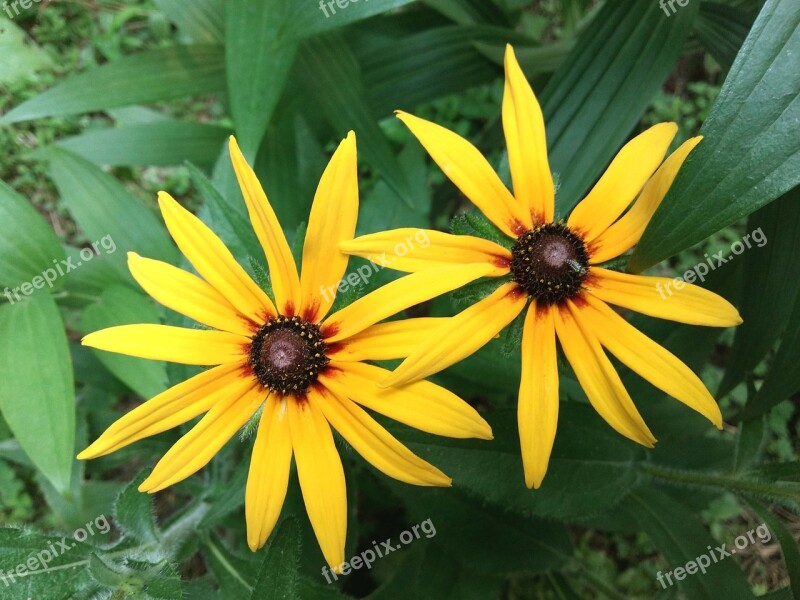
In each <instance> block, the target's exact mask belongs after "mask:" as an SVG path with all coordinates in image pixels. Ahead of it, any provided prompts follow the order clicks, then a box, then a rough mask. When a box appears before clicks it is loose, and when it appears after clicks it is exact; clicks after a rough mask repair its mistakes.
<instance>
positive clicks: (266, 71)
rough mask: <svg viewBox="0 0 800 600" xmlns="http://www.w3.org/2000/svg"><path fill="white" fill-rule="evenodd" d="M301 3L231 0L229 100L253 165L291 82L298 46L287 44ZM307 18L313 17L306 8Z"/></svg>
mask: <svg viewBox="0 0 800 600" xmlns="http://www.w3.org/2000/svg"><path fill="white" fill-rule="evenodd" d="M296 8H297V5H296V4H295V3H290V2H285V0H227V2H226V3H225V63H226V67H227V68H226V74H227V78H228V99H229V101H230V106H231V113H232V115H233V119H234V122H235V123H236V134H237V136H238V138H239V143H240V144H241V147H242V152H243V153H244V155H245V156H246V157H248V158H249V159H250V160H251V161H252V160H253V159H254V158H255V154H256V150H258V147H259V144H260V143H261V138H262V137H264V132H265V131H266V130H267V124H268V123H269V121H270V117H271V116H272V112H273V111H274V110H275V107H276V105H277V104H278V100H279V99H280V97H281V93H282V92H283V88H284V86H285V85H286V81H287V79H288V77H289V71H290V70H291V68H292V63H293V62H294V57H295V54H296V52H297V42H293V41H286V40H285V39H284V38H283V34H285V32H286V30H287V29H289V28H290V27H292V26H295V25H296V24H295V23H293V21H292V16H293V15H292V12H293V11H292V9H296ZM304 9H305V10H304V11H303V12H312V10H311V6H304Z"/></svg>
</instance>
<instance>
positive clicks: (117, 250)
mask: <svg viewBox="0 0 800 600" xmlns="http://www.w3.org/2000/svg"><path fill="white" fill-rule="evenodd" d="M47 158H48V159H49V160H50V173H51V176H52V178H53V181H54V182H55V184H56V187H57V188H58V191H59V193H60V195H61V199H62V200H63V202H64V205H65V206H66V207H67V209H68V210H69V212H70V214H72V216H73V218H74V219H75V220H76V221H77V223H78V225H79V226H80V227H81V229H82V230H83V233H84V234H85V235H86V237H87V238H88V239H89V240H91V241H99V240H102V239H110V240H111V241H113V244H111V243H108V247H109V249H106V253H107V254H108V258H109V260H111V261H112V262H114V264H115V265H117V267H118V268H119V269H120V270H121V271H122V272H127V267H126V259H125V255H126V253H127V252H128V251H134V252H138V253H140V254H142V255H143V256H147V257H148V258H157V259H161V260H165V261H167V262H173V263H174V262H175V260H176V259H177V250H176V249H175V246H174V245H173V244H172V241H171V240H170V238H169V235H168V234H167V230H166V228H165V227H164V225H163V224H162V222H161V220H160V219H159V218H158V217H156V214H155V213H154V212H153V211H152V210H150V209H149V208H147V207H146V206H145V205H144V204H143V203H142V201H141V200H139V199H138V198H137V197H136V196H134V195H133V194H131V193H130V192H129V191H128V190H126V189H125V187H123V186H122V184H120V183H119V181H117V180H116V179H114V177H112V176H111V175H109V174H107V173H105V172H103V171H102V170H101V169H100V168H99V167H97V166H96V165H94V164H92V163H90V162H89V161H88V160H86V159H85V158H81V157H80V156H76V155H74V154H72V153H71V152H67V151H66V150H62V149H60V148H50V149H48V152H47ZM112 246H113V250H111V249H110V248H111V247H112Z"/></svg>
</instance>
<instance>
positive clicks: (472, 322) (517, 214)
mask: <svg viewBox="0 0 800 600" xmlns="http://www.w3.org/2000/svg"><path fill="white" fill-rule="evenodd" d="M505 69H506V81H505V92H504V95H503V109H502V112H503V128H504V131H505V137H506V143H507V146H508V160H509V165H510V170H511V177H512V183H513V188H514V194H513V195H512V193H511V192H510V191H509V190H508V189H507V188H506V186H505V185H504V184H503V183H502V181H501V180H500V178H499V177H498V176H497V174H496V173H495V172H494V171H493V169H492V168H491V166H490V165H489V163H488V162H487V161H486V159H485V158H484V157H483V156H482V155H481V154H480V152H479V151H478V150H477V149H476V148H475V147H474V146H473V145H472V144H470V143H469V142H468V141H466V140H464V139H463V138H461V137H460V136H458V135H457V134H455V133H453V132H451V131H449V130H447V129H445V128H443V127H440V126H438V125H435V124H434V123H430V122H428V121H425V120H423V119H420V118H417V117H414V116H412V115H409V114H405V113H398V116H399V118H400V119H401V120H402V121H403V122H404V123H405V124H406V125H407V126H408V127H409V128H410V129H411V131H412V133H413V134H414V135H415V136H416V137H417V139H419V141H420V142H421V143H422V145H423V146H424V147H425V148H426V149H427V151H428V152H429V153H430V155H431V157H432V158H433V160H434V161H436V163H438V165H439V166H440V167H441V169H442V170H443V171H444V172H445V174H446V175H447V176H448V177H449V178H450V179H451V180H452V182H453V183H454V184H455V185H456V186H457V187H458V188H459V189H460V190H461V192H462V193H463V194H464V195H465V196H466V197H467V198H468V199H469V200H470V201H472V203H473V204H475V206H477V207H478V209H480V211H481V212H482V213H483V214H484V215H485V216H486V217H487V218H488V219H489V220H490V221H491V222H492V223H494V225H496V226H497V227H498V228H499V229H500V230H501V231H502V232H503V234H505V235H506V236H508V238H509V246H510V247H511V248H512V249H511V250H509V249H507V248H505V247H503V246H502V245H500V244H497V243H495V242H492V241H489V240H486V239H482V238H477V237H472V236H463V235H451V234H447V233H442V232H437V231H429V232H427V235H428V237H429V239H430V240H431V243H430V245H429V246H428V247H427V248H425V249H417V250H415V251H414V252H411V253H408V255H406V256H393V255H392V254H391V249H392V248H393V247H394V245H395V244H396V243H397V242H398V241H399V240H402V239H405V238H406V236H407V235H408V232H407V231H406V230H395V231H390V232H383V233H377V234H373V235H367V236H363V237H361V238H358V239H355V240H352V241H348V242H344V243H342V244H340V248H341V249H342V250H344V251H345V252H347V253H349V254H353V255H358V256H370V255H374V254H380V253H383V252H387V253H388V257H389V258H388V260H389V261H391V265H392V268H396V269H399V270H402V271H408V272H418V273H421V272H425V271H426V270H427V269H436V270H439V271H441V270H442V268H446V266H448V265H450V266H451V268H464V267H465V266H467V265H484V266H485V267H486V268H487V269H490V272H489V273H488V274H487V275H488V276H489V277H504V276H505V277H506V282H505V283H501V284H500V285H499V287H498V288H497V289H496V291H495V292H494V293H492V294H491V295H489V296H488V297H487V298H485V299H483V300H481V301H480V302H478V303H476V304H474V305H473V306H471V307H469V308H467V309H466V310H464V311H463V312H461V313H460V314H458V315H456V316H455V317H453V318H452V319H449V320H447V322H446V324H444V325H443V326H442V327H440V328H439V329H438V330H436V331H435V332H433V333H432V334H431V335H430V336H429V337H428V338H427V340H425V341H424V342H422V343H421V344H420V345H419V346H418V347H417V348H416V349H415V350H414V351H413V352H412V353H411V354H410V355H409V356H408V358H406V360H405V361H404V362H403V363H402V364H401V365H400V366H399V367H398V368H397V370H395V371H394V373H393V374H392V376H391V377H389V378H388V379H387V380H386V381H384V382H383V383H384V385H401V384H407V383H408V382H412V381H416V380H418V379H421V378H423V377H426V376H428V375H431V374H433V373H435V372H437V371H440V370H441V369H444V368H446V367H448V366H450V365H452V364H454V363H456V362H457V361H459V360H461V359H463V358H465V357H467V356H469V355H470V354H472V353H473V352H475V351H476V350H478V349H479V348H480V347H482V346H483V345H484V344H486V343H487V342H488V341H489V340H490V339H492V338H493V337H495V336H496V335H497V333H498V332H499V331H500V330H501V329H503V328H504V327H505V326H506V325H508V324H509V323H510V322H511V321H512V320H514V319H515V318H516V317H517V316H518V315H519V314H520V313H521V312H522V311H523V310H524V309H525V307H526V305H528V300H530V304H529V305H528V308H527V313H526V315H525V322H524V330H523V332H524V333H523V337H522V378H521V383H520V388H519V404H518V421H519V435H520V442H521V448H522V459H523V466H524V471H525V483H526V485H527V486H528V487H529V488H530V487H537V488H538V487H539V486H540V485H541V483H542V479H543V478H544V475H545V473H546V471H547V465H548V462H549V459H550V452H551V450H552V446H553V440H554V439H555V433H556V423H557V420H558V372H557V365H556V337H558V340H559V341H560V344H561V348H562V349H563V351H564V354H565V355H566V358H567V360H568V361H569V363H570V364H571V366H572V368H573V370H574V372H575V375H576V376H577V378H578V381H579V382H580V384H581V386H582V387H583V389H584V391H585V392H586V395H587V396H588V398H589V401H590V402H591V403H592V405H593V406H594V408H595V409H596V410H597V412H598V413H600V415H601V416H602V417H603V418H604V419H605V420H606V421H607V422H608V423H609V425H611V427H613V428H614V429H615V430H617V431H618V432H619V433H621V434H622V435H624V436H626V437H628V438H630V439H632V440H635V441H636V442H639V443H640V444H643V445H645V446H648V447H652V445H653V443H654V442H655V438H654V437H653V434H652V433H650V430H649V429H648V427H647V425H646V424H645V423H644V421H643V419H642V417H641V416H640V415H639V412H638V411H637V410H636V407H635V406H634V404H633V402H632V400H631V398H630V396H629V395H628V393H627V392H626V390H625V388H624V387H623V385H622V381H621V380H620V378H619V375H618V374H617V373H616V371H615V369H614V367H613V366H612V364H611V361H610V360H609V358H608V357H607V356H606V354H605V352H604V349H605V350H607V351H609V352H610V353H611V354H613V355H614V356H616V357H617V358H618V359H619V360H620V361H621V362H622V363H624V364H625V365H627V366H628V367H630V368H631V369H632V370H633V371H635V372H637V373H638V374H639V375H641V376H642V377H644V378H645V379H647V380H648V381H650V382H651V383H652V384H653V385H654V386H656V387H658V388H659V389H661V390H663V391H665V392H666V393H668V394H669V395H671V396H673V397H674V398H676V399H678V400H680V401H681V402H683V403H685V404H687V405H688V406H690V407H691V408H693V409H695V410H697V411H698V412H700V413H701V414H702V415H704V416H705V417H707V418H708V419H709V420H711V422H712V423H714V425H716V426H717V427H721V424H722V415H721V414H720V411H719V408H718V406H717V404H716V402H715V401H714V399H713V398H712V397H711V395H710V394H709V393H708V390H706V388H705V386H704V385H703V384H702V382H701V381H700V379H699V378H698V377H697V376H696V375H695V374H694V373H693V372H692V371H691V370H690V369H689V368H688V367H687V366H686V365H684V364H683V363H682V362H681V361H680V360H678V359H677V358H676V357H675V356H674V355H672V354H671V353H670V352H668V351H667V350H665V349H664V348H662V347H661V346H659V345H658V344H656V343H655V342H653V341H652V340H650V339H649V338H648V337H646V336H645V335H643V334H642V333H640V332H639V331H638V330H636V329H635V328H634V327H632V326H631V325H630V324H629V323H628V322H627V321H626V320H625V319H623V318H622V317H620V316H619V315H618V314H617V313H616V312H615V311H614V310H613V309H611V308H610V307H609V306H608V304H614V305H616V306H620V307H623V308H627V309H630V310H634V311H637V312H640V313H644V314H647V315H650V316H654V317H659V318H663V319H670V320H673V321H679V322H681V323H691V324H695V325H710V326H716V327H727V326H730V325H737V324H739V323H741V318H740V317H739V314H738V313H737V311H736V309H735V308H734V307H733V306H731V305H730V304H729V303H728V302H727V301H725V300H724V299H723V298H721V297H719V296H717V295H716V294H713V293H711V292H709V291H707V290H704V289H702V288H700V287H697V286H694V285H690V284H688V283H685V284H679V285H677V286H676V285H675V282H674V281H672V280H670V279H665V278H659V277H645V276H638V275H630V274H626V273H619V272H615V271H611V270H608V269H603V268H600V267H598V266H597V265H598V264H600V263H603V262H605V261H608V260H609V259H612V258H614V257H616V256H619V255H621V254H623V253H625V252H626V251H627V250H629V249H630V248H631V247H633V246H634V245H635V244H636V243H637V242H638V241H639V239H640V238H641V236H642V233H643V232H644V229H645V227H646V226H647V223H648V221H649V220H650V218H651V217H652V215H653V213H654V212H655V210H656V208H657V207H658V205H659V203H660V202H661V200H662V199H663V197H664V195H665V194H666V192H667V190H668V189H669V187H670V185H671V184H672V181H673V180H674V178H675V176H676V174H677V172H678V170H679V169H680V167H681V165H682V163H683V161H684V159H685V158H686V157H687V155H688V154H689V153H690V152H691V150H692V149H693V148H694V147H695V146H696V145H697V144H698V143H699V141H700V138H693V139H691V140H689V141H687V142H686V143H684V144H683V145H682V146H680V147H679V148H678V149H677V150H676V151H675V152H674V153H673V154H671V155H670V156H669V157H668V158H667V159H666V160H663V159H664V155H665V154H666V152H667V149H668V147H669V145H670V142H671V141H672V139H673V137H674V136H675V133H676V131H677V127H676V125H675V124H674V123H662V124H659V125H656V126H654V127H652V128H650V129H648V130H647V131H645V132H644V133H642V134H641V135H639V136H637V137H635V138H634V139H633V140H631V141H630V142H629V143H628V144H626V145H625V146H624V147H623V148H622V150H620V152H619V153H618V154H617V156H616V157H615V158H614V160H613V161H612V163H611V164H610V166H609V167H608V169H607V170H606V172H605V173H604V174H603V176H602V177H601V178H600V179H599V181H598V182H597V184H596V185H595V186H594V188H593V189H592V190H591V191H590V192H589V194H588V195H587V196H586V197H585V198H584V199H583V200H582V201H581V202H580V203H579V204H578V205H577V206H576V207H575V209H574V210H573V211H572V213H571V214H570V216H569V218H568V219H567V220H566V222H562V221H556V220H554V209H555V202H554V198H555V190H554V186H553V178H552V175H551V173H550V167H549V165H548V160H547V146H546V142H545V129H544V120H543V118H542V112H541V109H540V107H539V104H538V102H537V101H536V98H535V96H534V94H533V91H532V90H531V87H530V85H529V84H528V82H527V81H526V79H525V76H524V75H523V73H522V70H521V69H520V67H519V65H518V63H517V61H516V58H515V56H514V51H513V49H512V48H511V47H510V46H508V47H507V51H506V60H505ZM662 160H663V162H662ZM631 204H632V205H631ZM629 205H631V206H630V210H628V211H627V212H625V209H626V208H627V207H628V206H629ZM623 212H624V213H625V214H623ZM512 244H513V246H512ZM476 279H477V277H476ZM670 286H671V287H670ZM678 287H680V289H677V288H678ZM453 289H455V287H454V288H453Z"/></svg>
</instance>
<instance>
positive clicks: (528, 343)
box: [517, 301, 558, 489]
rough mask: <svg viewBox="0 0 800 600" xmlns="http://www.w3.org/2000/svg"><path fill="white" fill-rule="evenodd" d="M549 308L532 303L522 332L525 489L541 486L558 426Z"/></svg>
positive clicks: (521, 436) (521, 415)
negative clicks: (526, 487)
mask: <svg viewBox="0 0 800 600" xmlns="http://www.w3.org/2000/svg"><path fill="white" fill-rule="evenodd" d="M555 310H556V309H552V308H549V307H542V308H538V307H537V306H536V301H533V302H531V305H530V306H529V307H528V314H527V315H526V316H525V327H524V329H523V332H522V377H521V378H520V385H519V404H518V406H517V418H518V422H519V442H520V447H521V449H522V466H523V468H524V470H525V485H527V486H528V488H532V487H535V488H537V489H538V488H539V486H540V485H542V480H543V479H544V476H545V473H547V465H548V464H549V462H550V453H551V452H552V450H553V442H554V441H555V439H556V426H557V424H558V363H557V360H556V330H555V323H554V321H553V312H554V311H555Z"/></svg>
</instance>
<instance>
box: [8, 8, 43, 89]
mask: <svg viewBox="0 0 800 600" xmlns="http://www.w3.org/2000/svg"><path fill="white" fill-rule="evenodd" d="M0 56H2V57H3V60H2V62H0V83H5V84H8V83H13V82H15V81H18V80H20V79H27V78H28V77H30V76H31V74H32V73H34V72H35V71H39V70H41V69H45V68H48V67H51V66H52V65H53V61H52V60H51V58H50V56H49V55H48V54H47V53H46V52H44V51H43V50H42V49H41V48H39V47H38V46H36V45H35V44H33V43H32V42H31V41H30V40H29V39H28V36H26V35H25V32H24V31H23V30H22V29H21V28H19V27H18V26H17V25H15V24H14V23H13V22H11V21H10V20H9V19H6V18H5V15H3V26H2V27H0Z"/></svg>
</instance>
